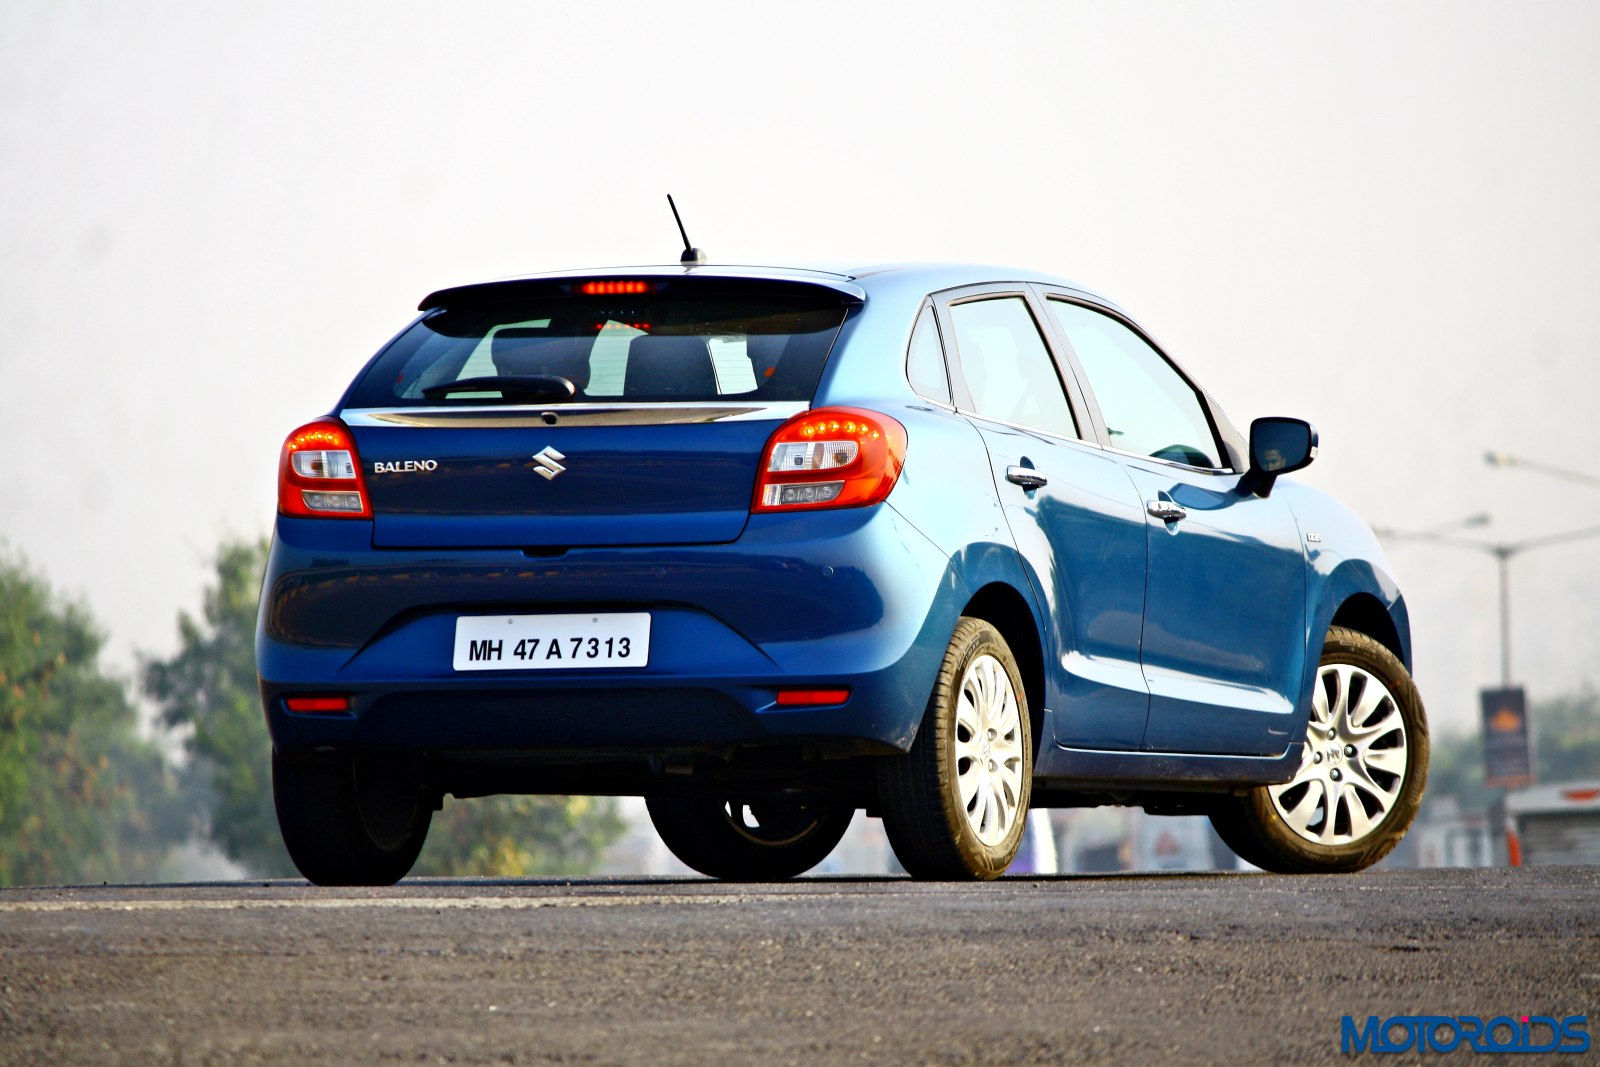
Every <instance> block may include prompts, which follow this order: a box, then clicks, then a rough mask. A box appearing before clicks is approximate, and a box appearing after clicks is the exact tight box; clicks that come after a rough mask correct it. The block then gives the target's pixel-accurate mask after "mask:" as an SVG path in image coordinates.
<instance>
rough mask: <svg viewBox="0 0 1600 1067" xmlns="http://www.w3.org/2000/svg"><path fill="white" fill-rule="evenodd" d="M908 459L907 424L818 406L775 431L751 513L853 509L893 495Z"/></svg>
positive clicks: (863, 412)
mask: <svg viewBox="0 0 1600 1067" xmlns="http://www.w3.org/2000/svg"><path fill="white" fill-rule="evenodd" d="M905 460H906V428H905V427H904V426H902V425H900V423H898V422H896V421H895V420H894V419H891V418H890V417H889V416H887V415H883V414H880V413H878V412H876V411H867V410H865V409H863V408H846V407H830V408H817V409H816V410H814V411H807V412H804V413H802V414H799V415H796V416H795V417H794V418H792V419H790V420H789V421H788V422H786V423H784V424H783V425H782V426H780V427H778V429H777V430H776V431H775V432H774V433H773V435H772V437H771V438H770V439H769V440H768V441H767V449H766V452H765V454H764V455H763V456H762V463H761V476H760V478H758V479H757V480H756V496H755V500H754V502H753V503H752V504H751V510H752V511H795V510H801V509H806V508H853V507H861V506H864V505H866V504H876V503H878V502H879V501H881V500H882V499H883V498H884V497H886V496H888V495H889V490H891V489H893V488H894V483H895V480H896V479H897V478H899V477H900V468H901V467H902V466H904V465H905Z"/></svg>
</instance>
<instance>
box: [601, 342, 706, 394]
mask: <svg viewBox="0 0 1600 1067" xmlns="http://www.w3.org/2000/svg"><path fill="white" fill-rule="evenodd" d="M622 395H623V396H625V397H628V398H630V399H632V398H653V399H662V400H672V399H677V398H683V399H692V400H711V399H714V398H715V397H716V395H717V372H716V370H715V369H714V368H713V367H712V365H711V350H710V349H709V348H707V347H706V339H705V338H704V337H694V336H684V335H672V334H667V335H660V334H648V335H646V336H644V337H635V338H634V339H633V341H632V342H631V343H630V344H629V345H628V370H627V373H626V374H625V375H624V377H623V382H622Z"/></svg>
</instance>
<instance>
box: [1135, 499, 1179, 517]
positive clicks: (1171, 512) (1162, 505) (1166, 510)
mask: <svg viewBox="0 0 1600 1067" xmlns="http://www.w3.org/2000/svg"><path fill="white" fill-rule="evenodd" d="M1144 510H1145V511H1147V512H1149V514H1150V516H1151V517H1152V518H1156V519H1160V520H1161V521H1162V522H1177V521H1178V520H1179V519H1187V518H1188V517H1189V512H1188V511H1187V510H1185V509H1184V507H1183V505H1181V504H1174V503H1173V502H1172V501H1170V500H1148V501H1146V502H1145V505H1144Z"/></svg>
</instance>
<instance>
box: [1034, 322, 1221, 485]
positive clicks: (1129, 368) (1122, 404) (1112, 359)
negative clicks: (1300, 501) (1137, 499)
mask: <svg viewBox="0 0 1600 1067" xmlns="http://www.w3.org/2000/svg"><path fill="white" fill-rule="evenodd" d="M1049 304H1050V310H1051V312H1052V313H1053V314H1054V315H1055V317H1056V321H1057V322H1059V323H1060V324H1061V329H1062V330H1063V331H1064V332H1065V333H1066V335H1067V340H1068V341H1069V342H1070V343H1071V345H1072V350H1073V351H1074V352H1076V353H1077V356H1078V362H1079V363H1080V364H1082V365H1083V373H1084V374H1085V375H1086V376H1087V377H1088V379H1089V381H1088V386H1089V388H1090V389H1091V390H1093V391H1094V397H1095V400H1097V401H1098V402H1099V404H1100V414H1102V415H1104V416H1105V420H1106V430H1107V432H1108V433H1110V434H1111V444H1112V445H1113V446H1114V447H1116V448H1119V449H1121V450H1122V451H1124V452H1133V453H1135V454H1136V455H1141V456H1154V457H1155V458H1156V459H1165V460H1171V461H1172V462H1174V463H1186V464H1188V465H1190V466H1192V467H1219V466H1221V464H1220V463H1218V462H1217V460H1216V459H1215V457H1216V456H1218V455H1220V454H1221V451H1220V450H1219V449H1218V448H1217V442H1216V438H1215V437H1214V436H1213V435H1212V433H1211V422H1210V420H1208V419H1207V418H1206V413H1205V408H1204V406H1203V405H1202V404H1201V402H1200V396H1199V394H1198V393H1196V392H1195V390H1194V387H1193V386H1191V385H1190V384H1189V383H1188V382H1186V381H1184V379H1183V377H1182V376H1181V375H1179V374H1178V372H1177V371H1176V370H1174V369H1173V368H1172V364H1170V363H1168V362H1167V361H1166V360H1165V359H1163V358H1162V356H1161V353H1159V352H1157V351H1156V350H1155V349H1153V348H1151V347H1150V346H1149V345H1148V344H1146V343H1145V342H1144V340H1143V339H1142V338H1140V336H1139V335H1138V334H1136V333H1134V332H1133V331H1132V330H1130V329H1128V328H1127V327H1126V326H1124V325H1123V324H1122V323H1120V322H1118V321H1117V320H1116V319H1113V318H1111V317H1110V316H1109V315H1102V314H1100V313H1099V312H1097V311H1090V310H1089V309H1088V308H1086V307H1083V306H1081V305H1078V304H1072V303H1068V302H1067V301H1065V300H1051V301H1050V302H1049Z"/></svg>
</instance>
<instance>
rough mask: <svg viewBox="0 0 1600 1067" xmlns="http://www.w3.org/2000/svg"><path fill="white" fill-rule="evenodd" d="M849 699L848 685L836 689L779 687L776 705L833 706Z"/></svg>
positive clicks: (782, 706)
mask: <svg viewBox="0 0 1600 1067" xmlns="http://www.w3.org/2000/svg"><path fill="white" fill-rule="evenodd" d="M849 699H850V690H849V688H848V687H842V688H838V689H780V690H778V707H780V708H795V707H833V706H835V705H837V704H843V703H844V702H845V701H847V700H849Z"/></svg>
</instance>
